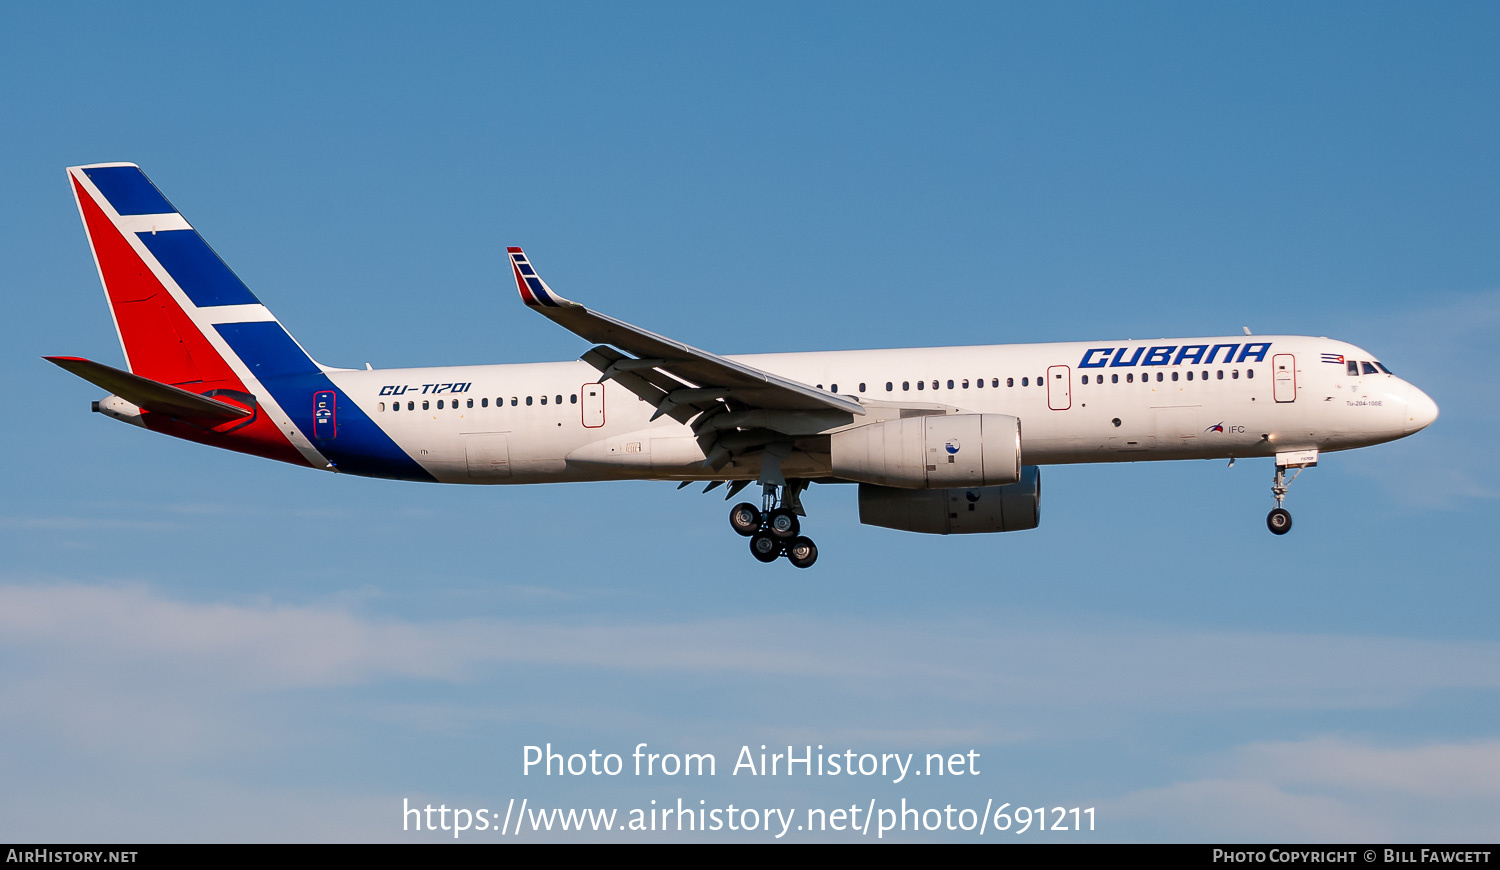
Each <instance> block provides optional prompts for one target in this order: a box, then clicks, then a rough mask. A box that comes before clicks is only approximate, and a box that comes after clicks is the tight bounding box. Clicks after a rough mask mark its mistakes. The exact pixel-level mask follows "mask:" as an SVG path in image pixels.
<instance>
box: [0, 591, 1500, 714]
mask: <svg viewBox="0 0 1500 870" xmlns="http://www.w3.org/2000/svg"><path fill="white" fill-rule="evenodd" d="M4 647H11V648H13V649H14V648H24V649H25V650H26V651H27V655H26V656H25V657H24V659H23V660H21V662H22V663H21V664H20V666H19V667H16V666H13V667H11V668H8V669H7V670H6V671H4V672H0V680H11V681H16V680H25V679H31V678H39V677H46V676H48V675H55V674H59V673H62V674H67V675H69V676H70V679H74V680H77V681H83V682H99V683H104V684H107V685H109V686H120V685H128V684H129V683H131V682H132V681H135V682H146V683H151V682H153V681H155V682H166V681H172V682H174V683H175V684H182V683H187V684H197V683H201V684H203V685H207V686H212V687H214V688H213V691H214V692H215V693H219V692H237V693H255V692H267V691H285V690H298V689H304V688H316V687H335V686H356V685H366V684H370V683H374V682H378V681H382V680H391V679H416V680H425V681H438V682H440V683H448V684H457V683H464V682H474V681H483V680H486V679H493V678H495V675H496V674H497V673H504V670H503V668H501V667H498V666H513V665H535V666H547V667H554V668H586V669H589V670H590V671H591V672H597V671H604V672H609V671H621V670H628V671H634V672H638V673H641V674H647V675H649V674H662V675H672V674H680V675H690V676H697V677H703V678H712V677H714V676H717V675H724V674H736V675H741V676H748V677H751V678H755V677H762V678H767V679H777V680H785V679H788V678H791V679H793V680H796V681H797V682H796V685H799V686H804V687H806V688H807V689H808V690H809V691H821V692H837V693H840V694H843V695H845V696H848V697H856V698H857V697H864V696H869V697H875V696H879V697H890V696H895V697H908V698H913V699H917V698H922V697H942V698H946V699H959V700H963V701H965V702H967V703H972V704H979V705H992V704H997V703H1003V704H1004V705H1005V706H1006V708H1007V709H1008V710H1012V711H1015V710H1025V709H1028V708H1031V709H1038V710H1054V711H1055V710H1069V709H1077V708H1080V707H1091V708H1100V707H1109V708H1110V709H1114V710H1135V711H1145V710H1160V709H1184V710H1215V709H1218V710H1225V709H1228V710H1233V709H1267V708H1276V709H1336V708H1369V707H1389V706H1395V705H1400V704H1403V703H1407V702H1409V701H1411V700H1413V699H1415V698H1418V697H1420V696H1421V695H1422V694H1424V693H1427V692H1433V691H1438V690H1444V689H1474V688H1496V687H1500V643H1494V642H1487V641H1460V640H1443V641H1424V640H1411V639H1405V638H1390V637H1348V636H1332V635H1298V634H1256V633H1246V632H1240V633H1202V632H1187V631H1182V630H1181V629H1163V628H1159V627H1155V626H1144V627H1143V626H1129V627H1121V626H1118V625H1115V626H1099V627H1093V628H1088V627H1083V628H1080V627H1076V626H1070V627H1066V628H1060V627H1057V626H1047V625H1038V624H1036V623H1035V622H1027V623H1024V624H1022V623H1019V622H1018V623H1015V624H1008V625H1007V624H995V623H994V622H989V621H983V622H981V621H974V622H967V623H964V622H959V623H954V622H951V621H942V622H937V621H922V620H900V619H892V620H870V619H817V618H811V617H805V616H752V617H736V618H725V619H716V620H690V621H682V622H670V623H666V622H664V623H656V624H626V623H619V624H604V623H598V622H573V623H567V624H561V623H554V624H527V623H522V622H509V621H504V620H495V619H459V620H431V621H425V622H424V621H413V620H402V619H395V618H372V617H366V616H361V615H358V614H356V613H354V612H352V611H350V610H348V609H346V608H343V607H339V606H336V605H327V604H325V605H320V606H300V607H293V606H270V605H229V604H217V603H192V602H184V601H176V600H171V599H168V598H164V597H162V596H159V595H157V594H154V593H153V592H151V591H149V590H147V589H144V588H141V587H116V586H97V585H81V584H66V583H58V584H48V585H10V586H0V648H4ZM820 687H821V688H820ZM0 715H4V714H3V713H0ZM893 727H895V728H896V729H897V730H899V729H900V728H903V727H906V726H902V725H896V726H893ZM1020 727H1021V729H1022V730H1026V729H1027V728H1028V727H1029V726H1025V725H1022V726H1020Z"/></svg>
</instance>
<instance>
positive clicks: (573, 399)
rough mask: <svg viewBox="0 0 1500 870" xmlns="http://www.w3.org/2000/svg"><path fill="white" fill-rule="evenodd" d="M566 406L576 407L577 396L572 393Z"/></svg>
mask: <svg viewBox="0 0 1500 870" xmlns="http://www.w3.org/2000/svg"><path fill="white" fill-rule="evenodd" d="M568 404H569V405H576V404H578V394H577V393H573V394H572V395H570V396H568Z"/></svg>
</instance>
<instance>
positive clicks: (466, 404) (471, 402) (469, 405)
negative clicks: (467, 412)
mask: <svg viewBox="0 0 1500 870" xmlns="http://www.w3.org/2000/svg"><path fill="white" fill-rule="evenodd" d="M464 407H465V408H472V407H474V400H473V399H465V400H464Z"/></svg>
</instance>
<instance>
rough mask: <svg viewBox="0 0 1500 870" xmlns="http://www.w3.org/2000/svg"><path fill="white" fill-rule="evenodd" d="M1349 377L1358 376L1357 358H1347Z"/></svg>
mask: <svg viewBox="0 0 1500 870" xmlns="http://www.w3.org/2000/svg"><path fill="white" fill-rule="evenodd" d="M1349 377H1351V378H1357V377H1359V361H1358V360H1352V359H1351V360H1349Z"/></svg>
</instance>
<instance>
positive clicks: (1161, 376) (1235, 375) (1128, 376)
mask: <svg viewBox="0 0 1500 870" xmlns="http://www.w3.org/2000/svg"><path fill="white" fill-rule="evenodd" d="M1178 374H1179V373H1178V372H1172V380H1174V381H1175V380H1178ZM1193 374H1194V373H1193V372H1188V373H1187V379H1188V380H1190V381H1191V380H1192V379H1193ZM1217 374H1218V380H1221V381H1222V380H1224V370H1223V369H1218V370H1217ZM1239 377H1240V370H1239V369H1230V370H1229V379H1230V380H1239ZM1245 377H1246V378H1253V377H1255V369H1245ZM1093 378H1094V380H1093V383H1096V384H1102V383H1104V375H1094V376H1093ZM1149 380H1151V373H1150V372H1141V383H1143V384H1144V383H1146V382H1147V381H1149ZM1164 380H1166V373H1164V372H1157V373H1156V381H1157V383H1161V382H1162V381H1164ZM1199 380H1203V381H1206V380H1208V370H1207V369H1205V370H1204V371H1203V372H1202V373H1201V375H1200V377H1199ZM1078 382H1079V383H1080V384H1087V383H1089V376H1088V375H1082V376H1081V377H1080V378H1079V379H1078ZM1109 382H1110V383H1112V384H1118V383H1119V382H1120V376H1119V375H1117V374H1114V375H1110V376H1109ZM1125 383H1127V384H1133V383H1135V373H1134V372H1126V373H1125Z"/></svg>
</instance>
